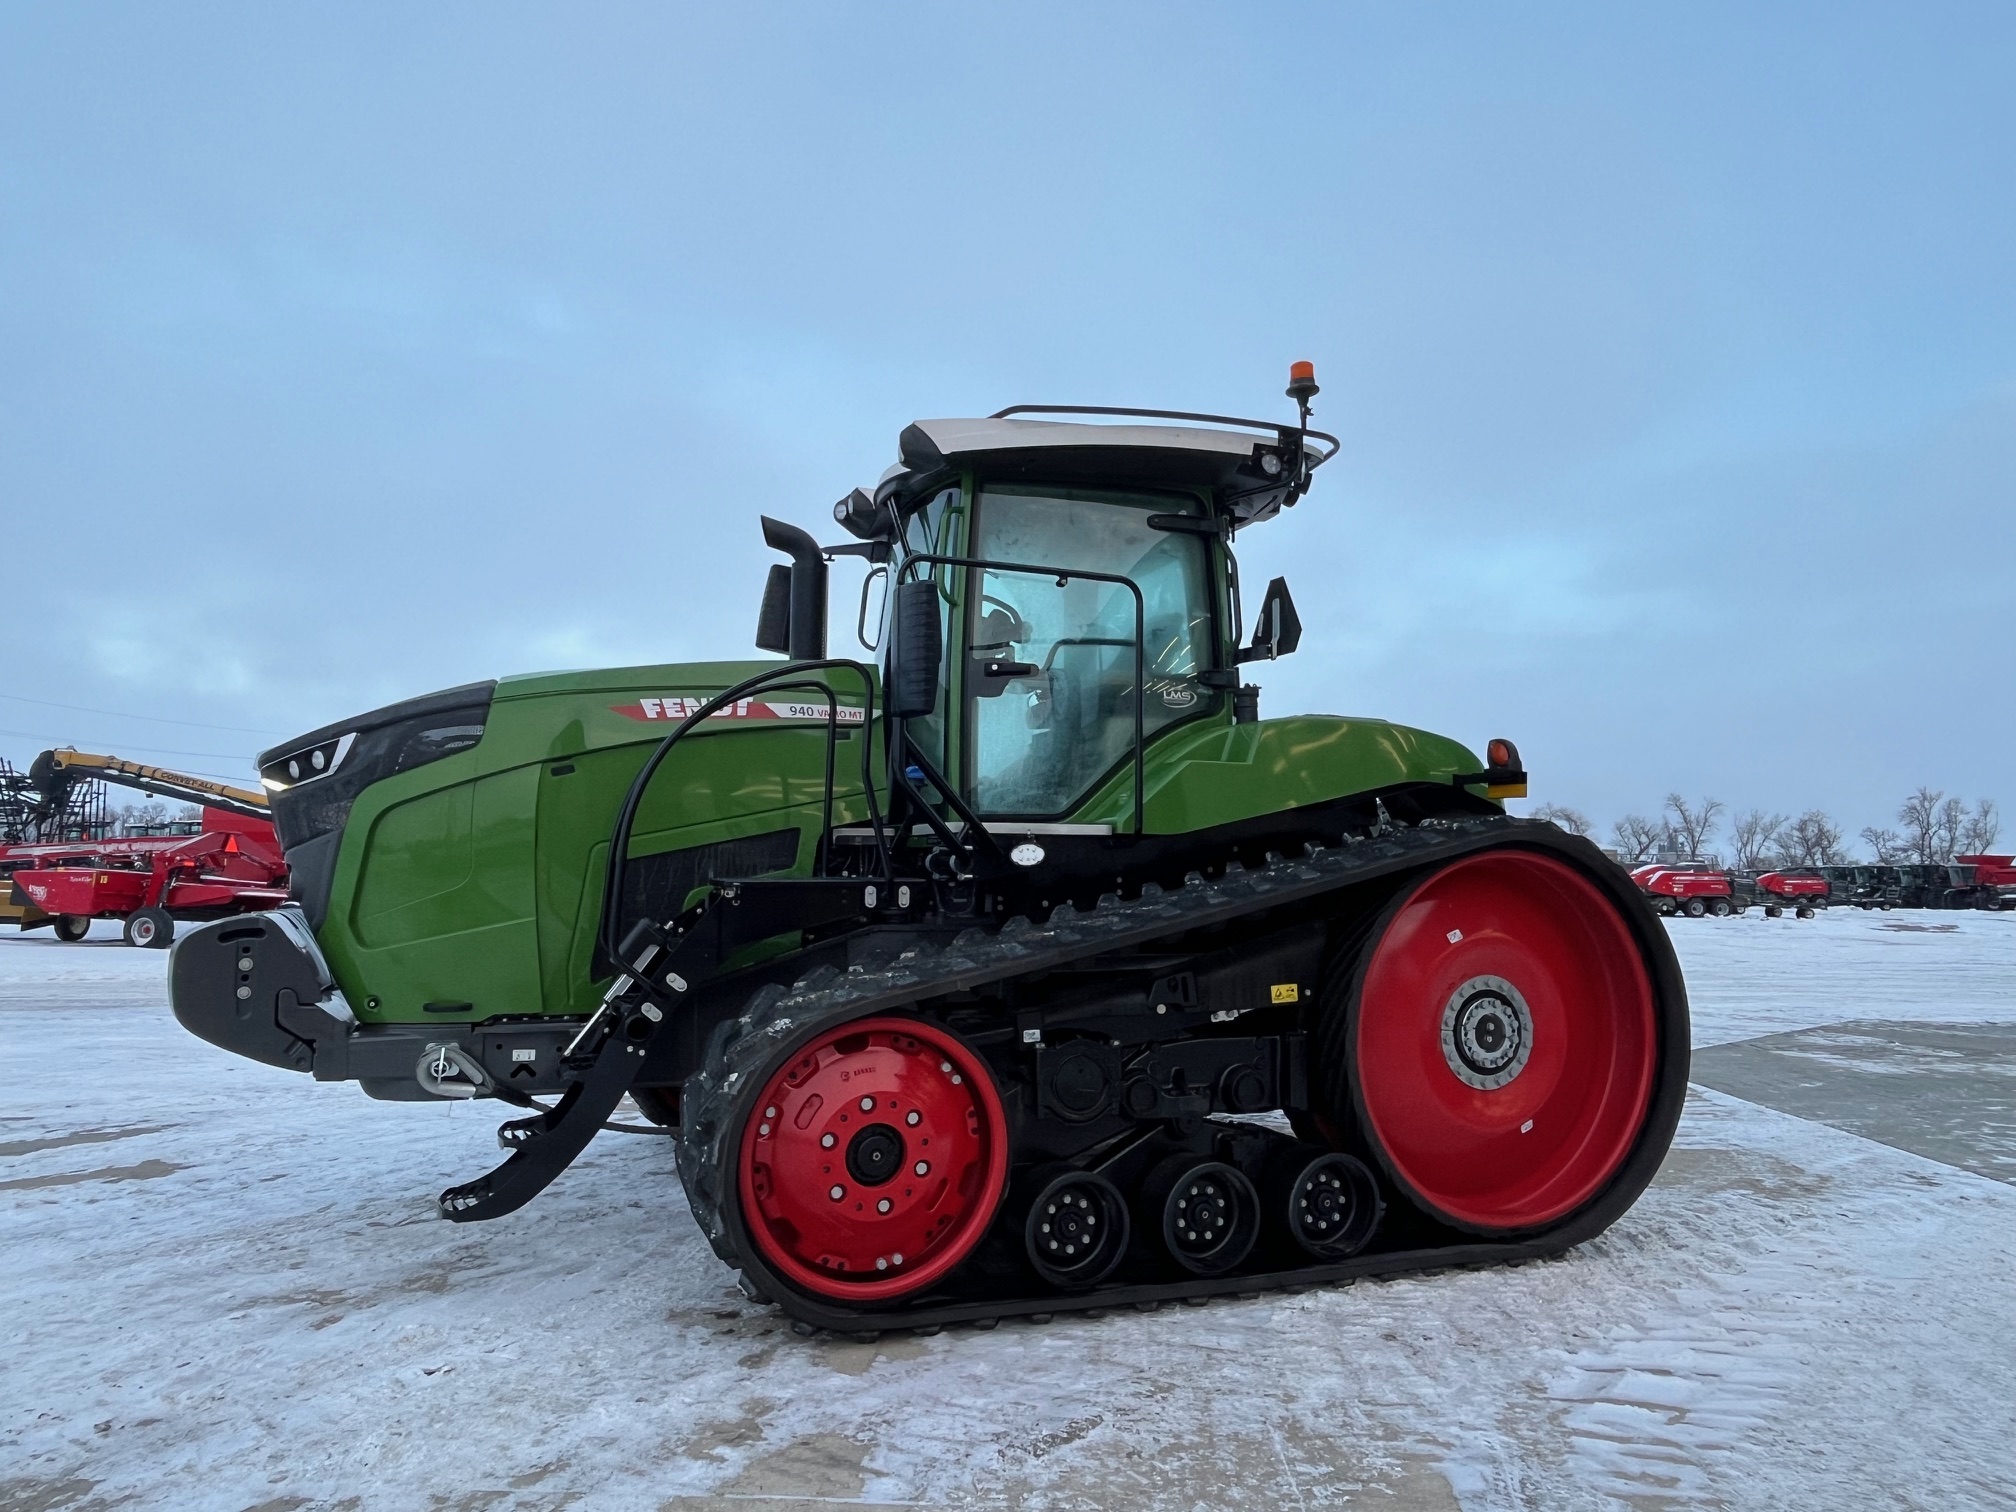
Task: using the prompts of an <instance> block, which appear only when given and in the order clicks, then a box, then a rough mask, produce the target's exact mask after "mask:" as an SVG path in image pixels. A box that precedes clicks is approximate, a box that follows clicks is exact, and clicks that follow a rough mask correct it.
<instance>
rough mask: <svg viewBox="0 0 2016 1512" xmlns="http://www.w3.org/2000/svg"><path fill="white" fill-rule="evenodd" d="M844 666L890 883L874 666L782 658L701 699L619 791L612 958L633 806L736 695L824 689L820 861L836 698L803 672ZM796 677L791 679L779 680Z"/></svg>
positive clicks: (606, 927) (611, 894)
mask: <svg viewBox="0 0 2016 1512" xmlns="http://www.w3.org/2000/svg"><path fill="white" fill-rule="evenodd" d="M842 667H844V668H848V669H850V670H852V671H853V672H855V673H856V674H857V675H859V677H860V678H861V689H862V696H863V707H862V711H861V735H862V739H861V791H862V794H863V796H864V797H865V798H866V800H867V803H868V819H869V822H870V823H871V824H872V825H873V826H874V829H875V844H876V846H877V848H878V849H879V851H880V852H881V856H882V874H883V876H884V877H885V878H887V879H889V880H890V881H891V882H892V883H893V881H894V878H895V865H894V862H893V860H892V859H891V857H890V853H889V840H888V836H887V834H886V833H885V831H884V829H883V825H882V806H881V804H880V803H879V802H877V801H876V797H875V781H874V761H873V755H872V753H873V750H874V746H875V679H874V673H873V671H872V670H871V669H870V668H869V667H867V666H866V665H865V664H863V663H861V662H858V661H854V660H853V659H851V658H849V657H844V656H843V657H829V658H826V659H824V660H821V661H803V662H786V663H784V664H783V665H781V666H777V667H772V668H769V669H768V670H766V671H763V672H759V673H757V674H756V676H754V677H750V678H745V679H743V680H742V681H741V682H739V683H737V684H735V686H734V687H732V688H728V689H726V690H725V691H723V692H720V693H717V694H715V695H714V697H712V698H710V699H708V700H707V701H706V702H705V703H703V704H701V705H700V707H699V708H697V709H695V710H694V711H693V712H692V713H690V714H688V715H687V716H686V717H685V718H684V719H683V720H681V721H680V722H679V725H678V728H676V729H674V730H673V731H672V732H671V733H670V734H669V735H667V736H666V737H665V738H664V739H663V740H661V741H659V742H658V747H657V749H656V750H654V751H653V752H652V753H651V755H650V756H649V757H648V758H646V760H645V762H644V765H643V766H642V767H641V768H639V769H638V772H637V775H636V777H634V778H633V779H631V782H630V790H629V792H628V793H626V794H625V795H624V797H623V806H622V808H621V809H620V810H619V811H618V813H617V817H616V828H615V830H614V831H613V832H612V833H611V835H610V837H609V860H608V863H607V865H606V868H605V871H604V874H603V883H602V947H603V950H604V952H605V953H606V954H607V955H608V956H609V958H610V960H611V961H614V962H617V963H618V964H619V965H620V964H621V957H620V956H619V955H618V951H619V949H620V947H621V944H622V941H621V940H620V938H619V937H618V928H619V924H620V920H621V910H622V903H623V882H624V879H625V878H626V877H627V875H628V873H629V869H630V837H631V833H632V830H633V828H634V827H635V824H636V819H637V809H638V806H639V805H640V804H641V803H642V802H643V800H644V793H645V791H646V790H647V789H648V788H649V787H650V785H651V779H652V778H653V777H655V776H656V775H657V774H658V768H659V767H660V766H661V765H662V764H663V763H664V760H665V758H666V757H667V756H668V755H670V754H671V751H672V747H673V746H675V745H677V744H678V743H679V741H680V740H681V739H682V738H683V737H684V736H685V735H686V734H687V732H688V731H690V730H692V729H693V728H695V727H696V726H697V725H699V724H700V723H701V721H703V720H705V719H708V718H710V717H711V716H712V715H714V714H715V713H717V712H719V711H720V710H721V709H723V708H726V707H727V706H728V705H729V704H732V703H734V702H735V701H736V700H737V699H740V698H745V697H747V696H748V695H750V694H752V693H755V692H759V691H761V690H763V689H765V688H768V689H770V690H771V691H773V692H774V691H777V690H779V689H781V688H786V687H810V688H818V689H820V690H822V691H823V692H825V694H826V695H827V711H828V712H827V720H826V795H825V801H824V805H823V809H822V813H821V823H822V825H823V829H822V831H821V833H820V836H819V845H820V852H819V854H820V856H821V858H822V859H821V864H822V865H823V864H824V858H825V855H826V851H825V847H826V844H827V838H828V835H829V834H830V832H831V830H832V828H833V758H834V750H835V746H836V744H837V741H838V739H839V714H840V700H839V697H838V695H837V694H836V693H834V691H833V690H832V689H831V688H828V687H826V685H825V684H823V683H815V682H812V681H810V680H809V679H808V678H807V677H806V674H807V673H810V672H822V671H826V670H828V669H837V668H842ZM781 679H795V681H780V680H781Z"/></svg>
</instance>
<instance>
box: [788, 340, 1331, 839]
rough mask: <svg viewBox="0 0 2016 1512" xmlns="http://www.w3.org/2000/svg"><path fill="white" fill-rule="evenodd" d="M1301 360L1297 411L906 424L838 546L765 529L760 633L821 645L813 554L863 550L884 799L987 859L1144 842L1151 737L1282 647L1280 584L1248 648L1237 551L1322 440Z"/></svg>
mask: <svg viewBox="0 0 2016 1512" xmlns="http://www.w3.org/2000/svg"><path fill="white" fill-rule="evenodd" d="M1297 367H1298V371H1297V373H1296V374H1295V381H1294V383H1293V384H1291V387H1290V389H1289V393H1290V395H1291V396H1293V397H1295V398H1297V399H1298V400H1299V401H1300V403H1301V405H1302V411H1301V416H1300V421H1299V423H1296V424H1283V423H1278V422H1266V421H1255V420H1239V419H1234V418H1230V417H1226V416H1218V415H1200V414H1190V413H1181V412H1167V411H1137V410H1112V409H1100V410H1091V411H1077V410H1064V409H1059V408H1055V407H1050V406H1017V407H1014V408H1011V409H1007V410H1003V411H1000V412H999V413H997V414H995V415H991V416H988V417H986V418H984V419H953V420H920V421H917V422H916V423H914V424H912V425H910V426H908V427H907V428H906V429H905V430H904V431H903V433H902V436H901V439H900V442H899V451H900V460H899V461H898V462H897V463H896V465H894V466H893V467H891V468H890V469H889V470H888V471H887V472H886V473H884V474H883V476H882V478H881V479H880V480H879V482H878V483H877V484H876V486H875V488H874V489H873V490H872V492H871V491H869V490H865V489H857V490H855V491H854V492H853V493H850V494H849V495H848V496H847V497H846V498H844V499H842V500H841V501H840V502H839V503H838V504H836V505H835V506H834V509H833V514H834V518H835V520H836V521H837V522H838V523H839V524H840V525H841V526H842V527H844V528H845V529H846V530H847V532H848V533H849V534H850V535H851V536H853V537H854V538H855V539H854V540H853V541H851V542H848V543H845V544H842V545H839V546H827V547H820V546H817V545H816V544H815V543H814V542H813V541H812V538H811V537H810V536H808V535H806V534H805V533H804V532H802V531H799V530H797V529H796V528H795V527H791V526H788V525H784V524H782V523H781V522H779V521H775V520H765V521H764V528H765V533H766V536H767V538H768V539H769V540H770V542H771V544H772V545H773V546H775V547H777V548H779V549H780V550H783V551H785V552H786V553H787V554H789V555H790V556H791V557H792V563H791V565H789V566H784V565H782V564H780V565H779V566H777V567H775V568H773V569H772V573H771V579H770V583H769V585H768V587H767V589H766V593H765V598H764V609H763V613H762V615H761V617H760V620H759V628H758V635H757V643H758V645H759V646H761V647H762V648H764V649H766V650H772V651H777V652H782V653H784V654H786V655H788V656H790V657H792V658H794V660H798V661H807V662H810V661H818V660H821V659H823V658H825V655H826V648H825V646H824V643H823V639H822V638H821V637H820V636H819V635H818V634H816V633H815V632H817V631H819V630H820V629H822V628H823V623H824V618H825V615H824V606H825V600H826V586H825V574H826V564H827V562H828V561H829V560H831V559H832V558H834V557H837V556H841V555H851V556H861V557H865V558H867V559H868V561H869V562H870V563H871V570H870V572H869V574H868V577H867V578H866V580H865V581H864V583H863V585H862V596H861V602H860V606H859V609H858V612H857V615H856V624H857V629H858V633H859V635H860V638H861V641H862V643H863V645H864V646H865V647H867V648H868V649H869V650H870V651H871V652H873V653H875V654H876V655H877V656H878V658H879V659H880V662H881V666H880V672H881V684H882V689H883V696H884V700H885V713H886V714H887V715H888V716H889V720H890V728H889V735H888V738H889V742H890V752H891V755H890V761H889V766H890V774H891V776H890V787H891V793H892V801H893V802H894V803H895V804H896V805H897V806H899V807H900V806H903V805H904V804H905V803H906V801H907V804H908V806H909V807H910V808H912V809H913V810H914V811H915V813H916V814H917V815H918V816H919V817H920V818H921V819H922V821H923V822H924V823H925V825H926V826H927V827H929V828H932V829H934V830H935V829H943V828H944V820H946V819H948V818H949V819H950V820H952V821H953V822H954V823H956V824H958V825H959V826H961V829H960V832H959V835H958V840H957V843H958V845H959V846H960V847H961V848H962V849H963V850H965V851H967V852H969V853H970V852H972V851H975V850H978V851H980V852H982V853H983V854H982V859H983V860H984V859H986V857H985V854H984V853H985V852H987V851H989V850H992V851H995V852H998V851H999V850H1000V849H1001V847H1000V846H998V845H989V844H988V843H987V841H988V837H989V836H991V835H993V834H995V833H997V832H998V833H999V834H1001V835H1009V836H1019V837H1023V838H1025V839H1026V838H1029V837H1032V836H1035V835H1050V836H1058V837H1062V836H1068V835H1077V836H1081V837H1091V836H1112V835H1122V836H1137V837H1138V836H1140V835H1142V834H1143V833H1144V832H1145V831H1146V829H1147V825H1146V823H1145V818H1144V805H1145V801H1146V797H1147V785H1148V784H1147V774H1146V770H1145V763H1146V757H1147V752H1148V751H1149V748H1150V747H1151V746H1152V745H1154V744H1156V743H1157V742H1158V740H1159V739H1160V738H1161V737H1162V736H1164V735H1165V734H1169V733H1171V732H1174V731H1177V730H1178V729H1179V728H1181V729H1188V730H1192V731H1200V732H1201V731H1204V730H1210V729H1217V730H1229V729H1230V728H1231V727H1232V726H1234V725H1237V724H1241V723H1251V722H1253V721H1254V720H1256V719H1257V718H1258V689H1257V688H1253V687H1250V686H1242V683H1241V677H1240V671H1239V669H1240V666H1241V664H1243V663H1245V662H1248V661H1252V660H1256V659H1262V658H1272V657H1276V656H1281V655H1285V654H1287V653H1288V652H1290V651H1293V650H1294V649H1295V647H1296V644H1297V642H1298V641H1299V638H1300V634H1301V623H1300V620H1299V617H1298V616H1297V614H1296V612H1295V606H1294V602H1293V599H1292V598H1291V597H1290V595H1289V592H1288V588H1287V585H1286V583H1285V582H1283V581H1281V580H1279V579H1277V580H1276V581H1275V582H1274V583H1273V584H1272V585H1270V587H1269V589H1268V590H1267V593H1266V595H1265V598H1264V601H1263V603H1262V604H1261V606H1260V608H1259V611H1258V613H1257V615H1256V616H1255V620H1256V623H1255V625H1254V627H1253V631H1252V638H1251V641H1250V643H1248V644H1242V642H1244V641H1245V640H1246V629H1245V626H1244V624H1243V618H1244V616H1243V613H1242V605H1241V596H1240V590H1239V579H1238V564H1237V561H1236V559H1235V558H1234V556H1233V550H1232V548H1233V543H1234V539H1235V536H1236V533H1237V532H1238V531H1239V530H1240V529H1241V528H1243V527H1244V526H1246V525H1250V524H1253V523H1255V522H1257V521H1261V520H1266V519H1271V518H1273V517H1274V516H1275V515H1277V514H1278V513H1279V512H1280V511H1281V510H1282V509H1283V508H1286V507H1289V506H1291V505H1293V504H1294V503H1295V502H1296V500H1297V499H1298V498H1300V497H1301V496H1302V494H1303V493H1304V492H1306V490H1307V489H1308V487H1309V483H1310V479H1311V476H1312V474H1313V472H1314V470H1315V468H1316V467H1318V466H1319V465H1321V464H1322V463H1323V462H1324V461H1327V460H1328V459H1329V458H1330V457H1331V456H1333V455H1334V454H1335V452H1336V449H1337V442H1336V439H1335V438H1334V437H1331V436H1328V435H1326V434H1324V433H1322V432H1318V431H1312V430H1310V429H1309V428H1308V427H1307V420H1308V411H1307V403H1308V399H1309V398H1310V397H1311V396H1313V394H1314V393H1315V392H1316V389H1315V382H1314V377H1313V373H1311V372H1308V371H1306V370H1305V369H1306V365H1305V364H1298V365H1297ZM1060 416H1062V417H1069V418H1053V417H1060ZM975 837H978V838H979V841H980V843H979V844H978V845H977V846H976V845H975V844H974V840H975ZM945 838H948V839H950V838H952V835H951V832H950V831H947V832H946V834H945ZM1040 848H1041V847H1038V849H1040ZM1022 854H1023V855H1024V856H1027V855H1029V854H1031V852H1030V851H1028V850H1026V849H1025V850H1024V851H1023V852H1022ZM994 859H997V860H998V859H999V858H998V856H996V857H995V858H994Z"/></svg>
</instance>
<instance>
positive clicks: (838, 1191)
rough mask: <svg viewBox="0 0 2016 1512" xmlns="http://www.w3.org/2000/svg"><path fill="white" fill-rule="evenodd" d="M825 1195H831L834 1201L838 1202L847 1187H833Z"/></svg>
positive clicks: (843, 1195) (844, 1194) (845, 1193)
mask: <svg viewBox="0 0 2016 1512" xmlns="http://www.w3.org/2000/svg"><path fill="white" fill-rule="evenodd" d="M826 1195H827V1196H828V1197H831V1198H832V1199H833V1200H834V1201H835V1202H838V1201H839V1200H840V1199H841V1198H842V1197H845V1196H846V1195H847V1188H845V1187H843V1186H836V1187H834V1188H833V1190H832V1191H830V1192H828V1193H827V1194H826Z"/></svg>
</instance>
